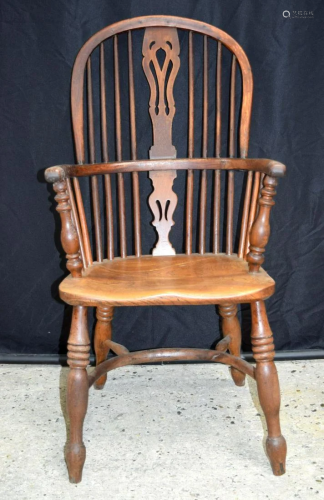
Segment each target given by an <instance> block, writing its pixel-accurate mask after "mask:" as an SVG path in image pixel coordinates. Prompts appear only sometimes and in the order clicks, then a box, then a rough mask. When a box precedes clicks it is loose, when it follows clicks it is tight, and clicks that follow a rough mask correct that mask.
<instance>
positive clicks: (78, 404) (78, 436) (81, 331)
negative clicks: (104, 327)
mask: <svg viewBox="0 0 324 500" xmlns="http://www.w3.org/2000/svg"><path fill="white" fill-rule="evenodd" d="M89 355H90V339H89V334H88V325H87V308H86V307H82V306H76V307H74V308H73V314H72V325H71V332H70V336H69V340H68V365H69V367H70V372H69V375H68V382H67V413H68V417H69V420H70V435H69V438H68V442H67V444H66V447H65V460H66V463H67V467H68V471H69V478H70V481H71V483H79V482H80V481H81V478H82V469H83V465H84V462H85V457H86V449H85V446H84V443H83V439H82V433H83V421H84V417H85V415H86V412H87V407H88V392H89V384H88V374H87V370H86V367H87V366H88V364H89Z"/></svg>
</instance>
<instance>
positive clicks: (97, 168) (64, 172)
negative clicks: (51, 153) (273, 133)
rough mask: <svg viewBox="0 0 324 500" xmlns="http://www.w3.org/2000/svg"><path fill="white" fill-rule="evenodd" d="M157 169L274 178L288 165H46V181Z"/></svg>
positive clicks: (185, 161)
mask: <svg viewBox="0 0 324 500" xmlns="http://www.w3.org/2000/svg"><path fill="white" fill-rule="evenodd" d="M154 170H252V171H254V172H261V173H262V174H265V175H270V176H271V177H283V176H284V175H285V172H286V167H285V165H283V164H282V163H280V162H278V161H275V160H268V159H264V158H260V159H259V158H190V159H189V158H182V159H174V160H169V159H166V160H135V161H124V162H110V163H92V164H84V165H58V166H56V167H50V168H47V169H46V171H45V179H46V180H47V182H51V183H54V182H58V181H59V180H63V179H64V178H68V177H86V176H89V175H103V174H116V173H124V172H149V171H154Z"/></svg>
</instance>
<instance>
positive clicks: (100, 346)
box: [94, 307, 114, 389]
mask: <svg viewBox="0 0 324 500" xmlns="http://www.w3.org/2000/svg"><path fill="white" fill-rule="evenodd" d="M113 315H114V308H113V307H97V312H96V317H97V323H96V329H95V334H94V350H95V353H96V364H97V365H100V363H102V362H103V361H105V360H106V359H107V356H108V354H109V349H110V347H109V343H108V342H107V340H111V335H112V325H111V322H112V319H113ZM106 380H107V375H105V374H104V375H102V376H101V377H100V378H99V379H98V380H97V381H96V383H95V388H96V389H103V387H104V385H105V383H106Z"/></svg>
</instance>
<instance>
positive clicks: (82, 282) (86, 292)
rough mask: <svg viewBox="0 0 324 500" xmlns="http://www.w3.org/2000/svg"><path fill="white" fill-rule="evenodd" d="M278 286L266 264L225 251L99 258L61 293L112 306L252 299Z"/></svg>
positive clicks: (66, 283)
mask: <svg viewBox="0 0 324 500" xmlns="http://www.w3.org/2000/svg"><path fill="white" fill-rule="evenodd" d="M273 292H274V281H273V280H272V279H271V278H270V277H269V276H268V275H267V273H266V272H265V271H263V270H260V273H257V274H255V275H254V274H250V273H249V272H248V264H247V263H246V262H245V261H244V260H243V259H238V258H237V257H236V256H234V255H232V256H227V255H224V254H218V255H214V254H205V255H198V254H192V255H190V256H188V255H174V256H167V257H153V256H150V255H147V256H143V257H139V258H137V257H128V258H127V259H120V258H115V259H114V260H112V261H104V262H103V263H102V264H94V265H93V266H92V267H91V268H90V269H87V270H86V271H85V272H84V275H83V277H82V278H81V279H71V278H70V277H67V278H66V279H65V280H64V281H63V282H62V283H61V285H60V296H61V298H62V299H63V300H64V301H65V302H67V303H68V304H72V305H73V304H75V303H82V304H83V305H89V306H90V305H96V304H98V303H103V304H105V305H111V306H124V305H152V304H160V305H168V304H175V305H178V304H221V303H225V304H227V303H232V302H233V303H239V302H250V301H251V300H257V299H259V298H267V297H269V296H270V295H272V293H273Z"/></svg>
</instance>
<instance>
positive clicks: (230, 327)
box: [216, 304, 245, 386]
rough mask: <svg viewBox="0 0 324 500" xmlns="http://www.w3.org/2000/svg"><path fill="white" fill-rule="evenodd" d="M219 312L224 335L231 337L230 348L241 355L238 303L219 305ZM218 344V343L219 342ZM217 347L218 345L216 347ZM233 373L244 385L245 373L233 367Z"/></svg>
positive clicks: (235, 353)
mask: <svg viewBox="0 0 324 500" xmlns="http://www.w3.org/2000/svg"><path fill="white" fill-rule="evenodd" d="M219 314H220V315H221V317H222V330H223V335H224V337H225V338H226V337H228V338H229V339H230V341H229V344H228V350H229V352H230V353H231V354H233V356H236V357H240V355H241V326H240V323H239V320H238V318H237V305H236V304H224V305H220V306H219ZM217 345H218V344H217ZM216 348H217V347H216ZM231 375H232V378H233V380H234V383H235V384H236V385H238V386H242V385H244V383H245V374H244V373H242V372H240V371H238V370H237V369H236V368H234V367H231Z"/></svg>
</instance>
